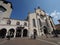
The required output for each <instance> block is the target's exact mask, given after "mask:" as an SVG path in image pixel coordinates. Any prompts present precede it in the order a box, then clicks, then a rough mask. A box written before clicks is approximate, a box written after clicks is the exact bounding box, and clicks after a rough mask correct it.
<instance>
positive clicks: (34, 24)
mask: <svg viewBox="0 0 60 45" xmlns="http://www.w3.org/2000/svg"><path fill="white" fill-rule="evenodd" d="M33 26H34V27H36V23H35V19H33Z"/></svg>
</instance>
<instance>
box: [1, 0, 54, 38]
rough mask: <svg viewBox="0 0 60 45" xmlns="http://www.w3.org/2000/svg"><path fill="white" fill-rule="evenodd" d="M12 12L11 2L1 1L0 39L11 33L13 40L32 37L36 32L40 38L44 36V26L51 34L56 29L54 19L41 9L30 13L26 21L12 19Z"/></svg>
mask: <svg viewBox="0 0 60 45" xmlns="http://www.w3.org/2000/svg"><path fill="white" fill-rule="evenodd" d="M12 10H13V7H12V3H11V2H8V1H5V0H0V38H5V37H7V35H8V34H9V32H10V36H11V38H15V37H31V36H32V35H33V34H34V31H35V32H36V34H37V36H38V37H40V36H42V34H44V28H43V27H44V26H45V27H46V28H47V30H48V32H49V33H51V32H52V31H53V29H55V25H54V22H53V20H52V17H51V16H48V15H47V14H46V13H45V11H43V10H42V9H40V8H39V7H38V8H36V9H35V11H34V12H33V13H28V16H27V18H26V19H25V20H17V19H11V18H10V15H11V12H12Z"/></svg>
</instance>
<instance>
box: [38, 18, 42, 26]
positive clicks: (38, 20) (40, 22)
mask: <svg viewBox="0 0 60 45" xmlns="http://www.w3.org/2000/svg"><path fill="white" fill-rule="evenodd" d="M38 22H39V25H40V27H41V26H42V23H41V20H40V19H38Z"/></svg>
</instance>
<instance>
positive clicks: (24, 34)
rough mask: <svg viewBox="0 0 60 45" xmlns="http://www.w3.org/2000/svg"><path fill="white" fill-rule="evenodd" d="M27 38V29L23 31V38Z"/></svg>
mask: <svg viewBox="0 0 60 45" xmlns="http://www.w3.org/2000/svg"><path fill="white" fill-rule="evenodd" d="M27 36H28V30H27V29H24V30H23V37H27Z"/></svg>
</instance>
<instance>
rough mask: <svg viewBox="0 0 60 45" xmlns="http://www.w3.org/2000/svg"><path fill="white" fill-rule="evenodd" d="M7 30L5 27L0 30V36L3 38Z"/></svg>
mask: <svg viewBox="0 0 60 45" xmlns="http://www.w3.org/2000/svg"><path fill="white" fill-rule="evenodd" d="M6 32H7V30H6V29H5V28H3V29H1V30H0V38H5V36H6Z"/></svg>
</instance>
